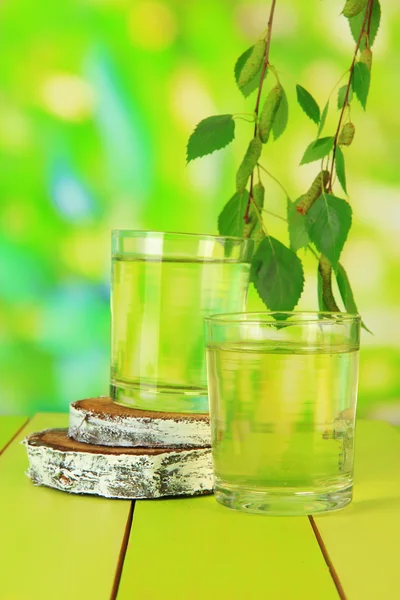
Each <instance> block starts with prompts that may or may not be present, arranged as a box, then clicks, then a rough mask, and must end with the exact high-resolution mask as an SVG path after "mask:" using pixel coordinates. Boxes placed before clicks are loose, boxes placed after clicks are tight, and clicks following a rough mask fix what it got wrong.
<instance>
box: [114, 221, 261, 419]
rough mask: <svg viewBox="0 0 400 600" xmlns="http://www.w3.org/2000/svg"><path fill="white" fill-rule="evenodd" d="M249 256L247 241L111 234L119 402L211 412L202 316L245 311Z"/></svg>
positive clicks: (250, 244) (116, 396) (142, 233)
mask: <svg viewBox="0 0 400 600" xmlns="http://www.w3.org/2000/svg"><path fill="white" fill-rule="evenodd" d="M252 253H253V242H252V241H250V240H245V239H242V238H233V237H231V238H229V237H218V236H209V235H195V234H185V233H159V232H148V231H113V233H112V284H111V318H112V325H111V353H112V357H111V396H112V397H113V399H114V400H115V402H117V403H120V404H124V405H126V406H130V407H134V408H139V409H146V410H156V411H164V412H166V411H172V412H208V395H207V377H206V367H205V335H204V317H206V316H207V315H210V314H213V313H216V312H226V311H239V310H244V309H245V303H246V296H247V287H248V281H249V271H250V262H251V257H252Z"/></svg>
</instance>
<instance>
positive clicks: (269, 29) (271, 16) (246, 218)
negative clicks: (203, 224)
mask: <svg viewBox="0 0 400 600" xmlns="http://www.w3.org/2000/svg"><path fill="white" fill-rule="evenodd" d="M275 6H276V0H272V3H271V9H270V12H269V18H268V25H267V40H266V44H265V55H264V64H263V67H262V69H261V75H260V83H259V84H258V92H257V100H256V106H255V109H254V114H255V119H256V123H255V125H254V137H256V135H257V117H258V111H259V109H260V101H261V93H262V88H263V84H264V78H265V72H266V70H267V67H268V60H269V49H270V46H271V35H272V23H273V20H274V14H275ZM253 181H254V171H253V172H252V174H251V177H250V192H249V199H248V201H247V206H246V212H245V214H244V221H245V223H248V222H249V210H250V204H251V199H252V197H253Z"/></svg>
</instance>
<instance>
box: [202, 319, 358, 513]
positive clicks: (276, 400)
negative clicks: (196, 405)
mask: <svg viewBox="0 0 400 600" xmlns="http://www.w3.org/2000/svg"><path fill="white" fill-rule="evenodd" d="M206 324H207V369H208V389H209V397H210V413H211V428H212V450H213V461H214V470H215V494H216V497H217V500H218V501H219V502H220V503H221V504H224V505H226V506H229V507H230V508H235V509H238V510H244V511H249V512H259V513H269V514H281V515H304V514H312V513H317V512H323V511H330V510H335V509H339V508H343V507H344V506H346V505H347V504H349V503H350V502H351V499H352V493H353V456H354V426H355V414H356V404H357V385H358V354H359V338H360V317H359V316H358V315H350V314H344V313H306V312H303V313H301V312H298V313H296V312H287V313H268V312H265V313H242V314H227V315H215V316H210V317H208V318H207V319H206Z"/></svg>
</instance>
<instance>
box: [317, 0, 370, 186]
mask: <svg viewBox="0 0 400 600" xmlns="http://www.w3.org/2000/svg"><path fill="white" fill-rule="evenodd" d="M373 4H374V0H368V5H367V10H366V11H365V15H364V21H363V24H362V26H361V31H360V35H359V36H358V40H357V44H356V48H355V50H354V56H353V60H352V62H351V66H350V69H349V72H350V75H349V79H348V82H347V86H346V94H345V96H344V101H343V106H342V110H341V111H340V117H339V122H338V126H337V129H336V133H335V139H334V142H333V154H332V165H331V174H330V178H329V184H328V191H330V192H331V191H332V182H333V174H334V171H335V159H336V148H337V145H338V139H339V134H340V130H341V127H342V121H343V117H344V113H345V110H346V107H347V102H348V99H349V94H350V89H351V84H352V81H353V74H354V65H355V64H356V60H357V52H358V50H359V48H360V44H361V41H362V38H363V35H364V33H365V32H366V29H365V28H366V25H367V22H368V16H369V14H370V13H372V7H373Z"/></svg>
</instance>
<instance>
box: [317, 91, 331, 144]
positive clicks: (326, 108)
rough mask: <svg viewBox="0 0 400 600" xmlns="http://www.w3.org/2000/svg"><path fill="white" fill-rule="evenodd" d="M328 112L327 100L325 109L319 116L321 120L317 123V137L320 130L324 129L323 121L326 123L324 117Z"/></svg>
mask: <svg viewBox="0 0 400 600" xmlns="http://www.w3.org/2000/svg"><path fill="white" fill-rule="evenodd" d="M328 110H329V100H328V102H327V103H326V104H325V108H324V110H323V111H322V115H321V120H320V122H319V127H318V134H317V137H319V136H320V135H321V133H322V130H323V128H324V125H325V121H326V117H327V116H328Z"/></svg>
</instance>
